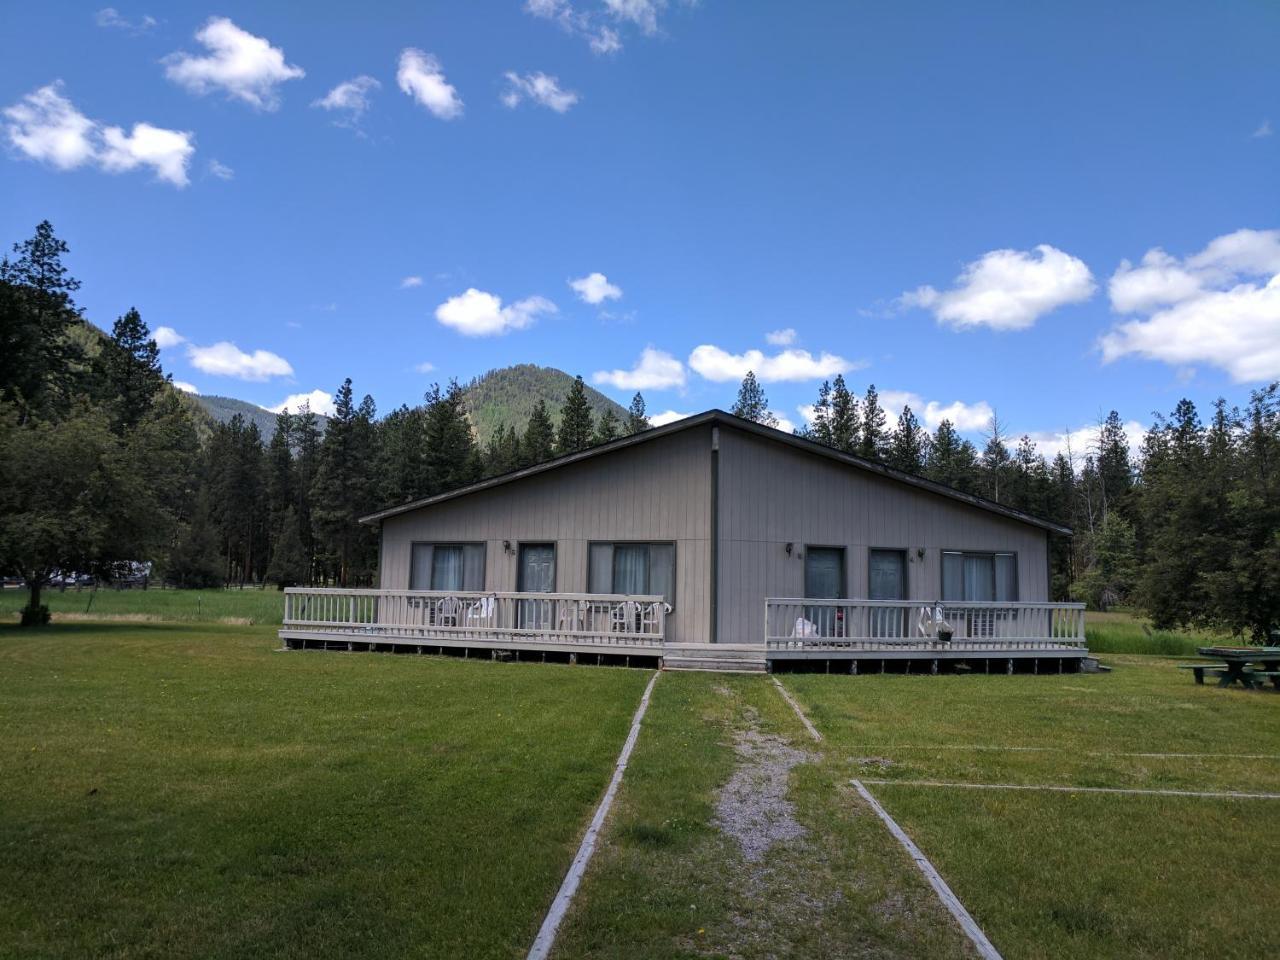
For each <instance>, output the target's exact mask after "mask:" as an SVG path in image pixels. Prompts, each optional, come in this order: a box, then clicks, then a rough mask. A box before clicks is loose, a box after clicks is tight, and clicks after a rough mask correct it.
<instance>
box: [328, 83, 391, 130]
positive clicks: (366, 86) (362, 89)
mask: <svg viewBox="0 0 1280 960" xmlns="http://www.w3.org/2000/svg"><path fill="white" fill-rule="evenodd" d="M381 87H382V84H381V83H379V82H378V81H377V80H376V79H374V78H373V77H370V76H368V75H365V74H361V75H360V76H358V77H354V78H353V79H351V80H344V81H343V82H342V83H340V84H338V85H337V86H336V87H334V88H333V89H332V90H330V91H329V92H328V93H326V94H325V95H324V96H323V97H321V98H320V99H318V100H313V101H311V106H313V107H319V108H320V109H321V110H328V111H329V112H331V113H336V114H338V115H339V116H338V119H336V120H335V121H334V123H336V124H338V126H341V127H354V126H356V125H358V124H359V123H360V118H361V117H363V116H364V115H365V112H366V111H367V110H368V109H369V96H370V94H372V93H373V91H375V90H379V89H381Z"/></svg>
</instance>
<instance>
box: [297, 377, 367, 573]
mask: <svg viewBox="0 0 1280 960" xmlns="http://www.w3.org/2000/svg"><path fill="white" fill-rule="evenodd" d="M361 419H363V417H362V414H361V413H360V412H359V411H358V410H357V408H356V405H355V401H354V397H353V395H352V391H351V378H350V377H348V378H347V379H346V380H344V381H343V383H342V385H341V386H340V387H338V393H337V395H336V396H335V397H334V415H333V416H332V417H330V418H329V426H328V428H327V429H326V430H325V434H324V439H323V441H321V444H320V455H319V463H318V465H317V469H316V476H315V480H314V482H313V488H312V496H311V499H312V515H311V520H312V524H313V528H314V530H315V533H316V539H317V541H318V543H317V546H318V548H319V551H318V552H319V553H320V554H321V555H322V556H323V558H324V561H325V565H326V566H327V567H328V571H329V574H330V576H332V578H333V579H334V580H335V581H336V583H337V585H338V586H341V587H346V586H351V585H353V584H354V583H355V581H356V579H357V578H358V577H359V576H360V573H361V567H362V560H363V558H364V556H363V555H364V553H365V550H364V549H363V547H364V542H365V541H366V540H368V539H370V538H369V537H368V533H367V528H365V530H362V529H361V527H360V524H359V517H360V515H361V510H362V508H363V507H365V506H367V505H368V504H369V503H370V500H371V498H370V497H369V491H368V489H367V484H368V482H369V480H368V477H367V474H366V465H365V464H362V463H361V462H360V460H359V458H360V456H361V454H362V452H364V450H363V448H365V447H366V446H367V444H366V443H365V440H364V438H363V436H362V434H363V431H364V427H363V425H362V424H361V423H360V422H359V421H360V420H361Z"/></svg>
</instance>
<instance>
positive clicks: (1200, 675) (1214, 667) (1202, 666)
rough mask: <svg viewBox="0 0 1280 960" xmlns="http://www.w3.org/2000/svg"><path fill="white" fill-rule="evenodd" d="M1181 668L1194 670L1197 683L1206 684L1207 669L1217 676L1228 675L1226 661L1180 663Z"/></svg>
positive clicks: (1179, 667)
mask: <svg viewBox="0 0 1280 960" xmlns="http://www.w3.org/2000/svg"><path fill="white" fill-rule="evenodd" d="M1178 669H1179V670H1194V671H1195V674H1194V675H1195V678H1196V683H1199V684H1201V685H1203V684H1204V674H1205V671H1206V670H1207V671H1208V672H1209V673H1210V674H1212V675H1213V676H1215V677H1222V676H1226V673H1227V665H1226V664H1225V663H1180V664H1178Z"/></svg>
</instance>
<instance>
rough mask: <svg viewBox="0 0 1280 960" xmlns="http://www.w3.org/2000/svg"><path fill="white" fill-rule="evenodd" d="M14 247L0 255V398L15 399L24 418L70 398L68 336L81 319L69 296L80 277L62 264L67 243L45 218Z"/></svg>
mask: <svg viewBox="0 0 1280 960" xmlns="http://www.w3.org/2000/svg"><path fill="white" fill-rule="evenodd" d="M13 251H14V253H15V254H17V257H16V258H15V259H13V260H10V259H9V258H8V257H5V258H3V259H0V400H8V401H10V402H12V403H15V404H17V407H18V415H19V418H20V421H21V422H24V423H25V422H26V420H27V419H28V418H29V417H31V416H32V415H36V416H54V415H57V414H60V413H63V412H65V411H66V409H67V406H68V404H69V403H70V398H71V395H72V393H73V392H74V389H73V385H74V381H75V379H76V376H77V369H76V367H77V362H78V361H79V360H80V359H81V353H80V350H79V348H78V347H76V345H75V344H74V343H73V342H72V340H71V339H70V337H69V334H70V332H71V329H72V327H73V326H74V325H75V324H76V323H78V322H79V320H80V310H79V308H78V307H77V306H76V305H75V301H74V300H73V299H72V296H71V295H72V294H73V293H75V292H76V291H77V290H79V289H80V281H79V280H76V279H75V278H73V277H71V276H70V275H69V274H68V273H67V269H66V267H64V266H63V265H62V255H63V254H65V253H67V252H68V248H67V245H66V243H65V242H63V241H62V240H59V239H58V238H57V237H56V236H55V235H54V232H53V225H52V224H51V223H49V221H48V220H44V221H41V223H40V224H39V225H38V226H37V227H36V232H35V235H34V236H33V237H31V239H29V240H25V241H23V242H22V243H15V244H14V245H13Z"/></svg>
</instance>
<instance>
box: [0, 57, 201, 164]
mask: <svg viewBox="0 0 1280 960" xmlns="http://www.w3.org/2000/svg"><path fill="white" fill-rule="evenodd" d="M61 89H62V82H61V81H55V82H54V83H51V84H48V85H47V86H44V87H41V88H40V89H38V90H36V91H34V92H33V93H29V94H27V95H26V96H25V97H23V98H22V100H21V101H20V102H18V103H16V104H14V105H13V106H10V107H6V108H5V110H4V115H5V117H6V118H8V120H9V122H8V123H7V124H6V126H5V133H6V134H7V136H8V138H9V143H10V144H12V145H13V146H14V147H15V148H17V149H18V150H19V151H20V152H22V153H24V154H26V155H27V156H28V157H30V158H31V159H33V160H38V161H40V162H41V163H47V164H50V165H51V166H53V167H55V168H57V169H58V170H74V169H76V168H77V167H82V166H85V165H90V164H91V165H93V166H96V167H97V168H98V169H100V170H103V171H106V172H107V173H120V172H123V171H126V170H134V169H137V168H138V167H150V168H151V169H152V170H154V171H155V174H156V178H157V179H159V180H164V181H166V182H168V183H172V184H173V185H174V186H178V187H185V186H186V185H187V183H188V182H189V181H188V177H187V167H188V165H189V164H190V162H191V156H192V154H194V153H195V149H196V148H195V143H194V141H195V135H194V134H192V133H189V132H184V131H179V130H166V129H164V128H163V127H156V126H152V125H151V124H149V123H135V124H134V125H133V131H132V132H131V133H129V134H127V135H126V134H125V132H124V130H123V129H121V128H120V127H108V126H104V125H103V124H101V123H100V122H98V121H97V120H92V119H90V118H89V117H86V116H85V115H84V114H83V113H81V112H80V111H79V110H77V109H76V108H75V106H74V105H73V104H72V103H71V101H70V100H68V99H67V98H66V97H64V96H62V93H61Z"/></svg>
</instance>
